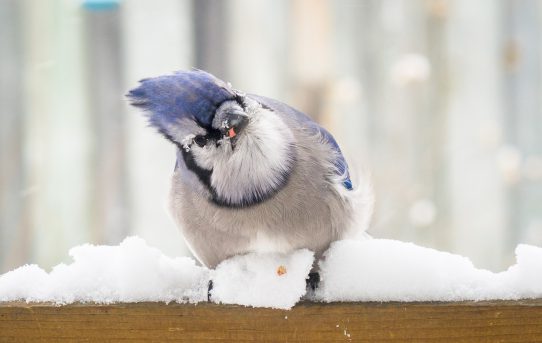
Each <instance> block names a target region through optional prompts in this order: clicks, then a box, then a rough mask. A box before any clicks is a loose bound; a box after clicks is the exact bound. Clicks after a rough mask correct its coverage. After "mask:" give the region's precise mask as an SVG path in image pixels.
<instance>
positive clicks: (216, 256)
mask: <svg viewBox="0 0 542 343" xmlns="http://www.w3.org/2000/svg"><path fill="white" fill-rule="evenodd" d="M127 97H128V99H129V101H130V103H131V104H132V105H133V106H136V107H138V108H140V109H141V110H142V112H143V113H144V114H145V116H146V117H147V120H148V123H149V125H150V126H152V127H154V128H155V129H156V130H157V131H158V132H159V133H160V134H162V135H163V136H164V137H165V138H166V139H167V140H169V141H170V142H171V143H173V144H174V145H175V146H176V163H175V168H174V172H173V175H172V180H171V190H170V194H169V211H170V214H171V216H172V217H173V219H174V221H175V222H176V224H177V226H178V227H179V228H180V230H181V233H182V235H183V237H184V239H185V241H186V243H187V245H188V247H189V249H190V251H191V252H192V253H193V255H194V256H195V257H196V258H197V259H198V260H199V261H200V262H201V263H202V264H203V265H205V266H207V267H209V268H215V267H216V266H217V265H218V264H219V263H220V262H222V261H224V260H226V259H228V258H230V257H233V256H235V255H241V254H246V253H250V252H255V253H282V254H287V253H290V252H292V251H294V250H297V249H302V248H306V249H309V250H311V251H313V252H314V253H315V256H316V259H320V258H322V255H323V253H324V252H325V251H326V250H327V249H328V247H329V246H330V244H331V243H332V242H334V241H337V240H341V239H348V238H356V237H362V236H363V235H364V234H365V230H366V229H367V226H368V223H369V221H370V217H371V213H372V206H373V195H372V188H371V186H370V181H369V180H367V178H365V177H364V178H363V179H362V180H361V181H360V182H359V183H358V184H355V183H354V182H353V181H352V179H353V178H352V177H351V175H350V174H351V172H350V170H349V167H348V164H347V162H346V160H345V158H344V156H343V154H342V152H341V149H340V148H339V145H338V144H337V142H336V140H335V139H334V137H333V136H332V135H331V134H330V133H329V132H328V131H327V130H326V129H324V128H323V127H322V126H320V125H319V124H317V123H316V122H315V121H314V120H312V119H311V118H310V117H309V116H308V115H306V114H304V113H302V112H301V111H299V110H296V109H294V108H293V107H291V106H289V105H287V104H285V103H282V102H280V101H278V100H274V99H271V98H268V97H264V96H260V95H256V94H250V93H245V92H243V91H240V90H237V89H234V88H233V87H232V85H231V84H230V83H228V82H225V81H223V80H221V79H219V78H217V77H215V76H214V75H212V74H210V73H208V72H205V71H202V70H197V69H195V70H189V71H177V72H174V73H171V74H167V75H162V76H157V77H152V78H147V79H143V80H141V81H140V82H139V84H138V86H137V87H136V88H134V89H132V90H130V91H129V92H128V94H127ZM317 268H318V267H317V265H315V266H314V268H313V269H314V270H315V271H316V274H317ZM312 274H313V275H314V273H312ZM316 277H317V278H319V276H316ZM316 281H318V280H316Z"/></svg>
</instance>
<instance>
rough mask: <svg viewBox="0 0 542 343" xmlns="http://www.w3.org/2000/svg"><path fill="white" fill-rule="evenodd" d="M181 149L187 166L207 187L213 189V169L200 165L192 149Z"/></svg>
mask: <svg viewBox="0 0 542 343" xmlns="http://www.w3.org/2000/svg"><path fill="white" fill-rule="evenodd" d="M180 151H181V153H182V155H183V160H184V164H185V165H186V167H187V168H188V169H190V170H191V171H192V172H194V174H196V176H197V177H198V179H199V180H200V182H201V183H203V184H204V185H205V187H207V188H208V189H209V190H211V188H212V187H211V175H212V174H213V171H212V170H207V169H203V168H201V167H200V166H198V165H197V164H196V161H195V160H194V155H192V152H191V151H186V150H185V149H180Z"/></svg>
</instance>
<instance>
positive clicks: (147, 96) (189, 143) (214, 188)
mask: <svg viewBox="0 0 542 343" xmlns="http://www.w3.org/2000/svg"><path fill="white" fill-rule="evenodd" d="M127 96H128V98H129V99H130V100H131V103H132V105H134V106H136V107H140V108H142V109H143V110H144V111H145V113H146V114H147V117H148V121H149V124H150V125H151V126H153V127H155V128H156V129H158V131H159V132H160V133H161V134H162V135H163V136H164V137H166V138H167V139H168V140H169V141H171V142H172V143H174V144H175V145H176V146H177V147H178V160H177V164H178V167H179V168H181V169H182V170H181V171H183V172H185V174H187V175H186V177H187V179H192V180H195V182H197V183H198V185H194V187H195V188H196V189H200V190H201V189H203V190H204V192H205V193H206V194H207V196H208V197H209V199H210V200H211V201H213V202H215V203H216V204H218V205H221V206H232V207H243V206H250V205H254V204H257V203H259V202H261V201H264V200H266V199H268V198H269V197H271V196H272V195H273V194H275V193H276V192H277V191H278V190H279V189H280V188H281V187H282V186H283V185H284V184H285V183H286V181H287V179H288V176H289V175H290V173H291V171H292V169H293V163H294V160H295V151H294V144H293V143H294V136H293V134H292V132H291V131H290V129H289V128H288V125H287V123H286V122H284V121H283V119H282V118H281V117H280V116H278V115H276V114H275V113H274V112H273V111H272V110H270V109H268V108H266V107H265V106H262V105H261V104H260V103H259V102H258V101H257V99H256V98H255V97H251V96H250V95H246V94H244V93H243V92H240V91H238V90H235V89H233V88H232V87H231V85H229V84H228V83H225V82H223V81H222V80H220V79H217V78H216V77H214V76H213V75H211V74H209V73H206V72H203V71H199V70H196V71H186V72H177V73H174V74H172V75H165V76H160V77H155V78H150V79H144V80H141V81H140V85H139V87H137V88H135V89H133V90H131V91H130V92H129V93H128V94H127ZM181 176H182V175H181ZM193 176H196V178H194V177H193ZM202 186H203V187H202Z"/></svg>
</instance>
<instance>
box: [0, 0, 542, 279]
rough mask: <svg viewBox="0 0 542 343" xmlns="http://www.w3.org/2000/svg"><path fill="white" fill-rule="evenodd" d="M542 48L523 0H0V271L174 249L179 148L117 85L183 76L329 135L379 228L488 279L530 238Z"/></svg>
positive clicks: (540, 209) (541, 190)
mask: <svg viewBox="0 0 542 343" xmlns="http://www.w3.org/2000/svg"><path fill="white" fill-rule="evenodd" d="M541 47H542V2H540V1H535V0H531V1H529V0H521V1H520V0H503V1H490V0H483V1H474V2H473V1H467V0H458V1H446V0H432V1H431V0H409V1H407V0H403V1H398V0H385V1H355V0H341V1H323V0H317V1H311V0H295V1H286V0H279V1H272V0H268V1H250V0H243V1H241V0H230V1H218V0H214V1H211V0H197V1H196V0H194V1H188V0H185V1H173V0H159V1H143V0H130V1H120V2H118V3H117V2H115V1H102V2H99V1H76V0H56V1H30V0H26V1H18V0H0V272H5V271H7V270H9V269H10V268H13V267H15V266H17V265H20V264H22V263H26V262H35V263H39V264H41V265H43V266H46V267H47V266H51V265H54V264H56V263H58V262H60V261H61V260H62V259H63V258H64V259H65V257H66V251H67V249H68V248H69V247H71V246H73V245H76V244H80V243H83V242H93V243H112V244H116V243H118V242H119V241H120V240H121V239H122V238H123V237H125V236H126V235H130V234H137V235H140V236H142V237H144V238H145V239H146V240H147V241H148V242H149V243H150V244H152V245H155V246H158V247H160V248H161V249H162V250H164V251H165V252H166V253H168V254H170V255H181V254H186V253H187V251H186V248H185V247H184V245H183V243H182V238H181V237H180V234H179V233H178V232H177V230H176V229H175V227H174V226H173V224H172V223H171V222H170V220H169V218H168V217H167V214H166V211H165V209H164V208H165V206H164V203H165V198H166V195H167V192H168V183H169V175H170V173H171V171H172V169H173V165H174V153H173V151H174V150H173V147H172V146H170V145H169V144H168V143H167V142H166V141H165V140H162V139H161V138H160V137H158V135H156V134H154V133H153V132H152V130H149V129H148V128H146V127H145V123H144V121H143V119H142V118H141V116H140V114H139V113H137V111H134V110H132V109H129V108H128V106H127V105H126V103H125V100H124V99H123V94H125V92H126V90H127V89H129V88H130V87H133V86H134V85H135V84H136V82H137V80H138V79H141V78H143V77H148V76H153V75H158V74H162V73H169V72H171V71H174V70H178V69H187V68H191V67H197V68H201V69H205V70H208V71H210V72H212V73H215V74H216V75H217V76H219V77H221V78H224V79H226V80H228V81H231V82H232V84H233V85H234V87H236V88H239V89H243V90H247V91H251V92H254V93H260V94H265V95H267V96H271V97H275V98H278V99H281V100H283V101H286V102H288V103H291V104H292V105H294V106H296V107H298V108H300V109H301V110H304V111H306V112H307V113H309V114H311V115H312V116H313V117H314V118H316V119H317V120H318V121H320V122H321V123H323V124H324V125H325V126H326V127H327V128H329V129H330V131H332V132H333V133H334V134H335V136H336V137H337V139H338V141H339V142H340V144H341V145H342V146H343V150H344V151H345V152H346V154H347V157H348V159H349V161H350V164H351V165H352V166H353V167H358V168H367V169H369V170H371V171H372V174H373V181H374V184H375V189H376V195H377V209H376V214H375V218H374V221H373V228H372V229H371V233H372V234H373V235H374V236H377V237H388V238H396V239H402V240H410V241H414V242H417V243H419V244H422V245H427V246H431V247H435V248H440V249H447V250H450V251H453V252H458V253H461V254H464V255H466V256H469V257H470V258H472V259H473V261H474V262H475V263H476V264H477V265H478V266H481V267H486V268H490V269H499V268H502V267H504V266H506V265H507V264H508V263H510V261H511V259H512V257H513V248H514V246H515V245H516V244H517V243H518V242H526V243H532V244H539V245H540V244H542V100H541V98H542V85H541V83H542V82H541V80H542V56H541V54H542V49H541Z"/></svg>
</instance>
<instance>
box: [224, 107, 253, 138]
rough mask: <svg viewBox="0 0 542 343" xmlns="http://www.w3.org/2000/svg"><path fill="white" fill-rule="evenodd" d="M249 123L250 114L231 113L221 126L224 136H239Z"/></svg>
mask: <svg viewBox="0 0 542 343" xmlns="http://www.w3.org/2000/svg"><path fill="white" fill-rule="evenodd" d="M247 124H248V116H247V115H246V114H243V113H240V112H232V113H230V114H229V115H228V116H227V118H226V120H224V123H223V125H222V128H221V130H220V131H221V132H222V134H223V135H224V136H226V137H229V138H233V137H235V136H237V135H238V134H239V133H240V132H241V131H242V130H243V129H244V128H245V127H246V126H247Z"/></svg>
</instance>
